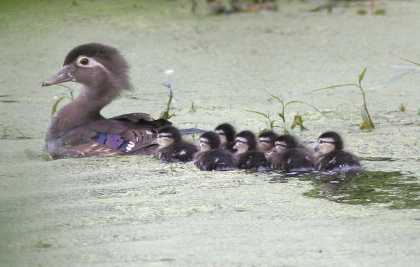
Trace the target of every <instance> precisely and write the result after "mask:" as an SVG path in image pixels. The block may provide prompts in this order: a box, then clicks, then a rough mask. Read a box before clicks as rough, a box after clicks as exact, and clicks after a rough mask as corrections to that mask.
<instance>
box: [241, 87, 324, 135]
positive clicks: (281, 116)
mask: <svg viewBox="0 0 420 267" xmlns="http://www.w3.org/2000/svg"><path fill="white" fill-rule="evenodd" d="M269 100H274V101H276V102H277V103H279V104H280V111H279V112H278V113H277V114H276V115H275V116H274V117H273V116H272V115H271V113H269V112H268V113H264V112H261V111H256V110H246V111H247V112H251V113H254V114H257V115H258V116H260V117H262V118H264V120H265V124H266V128H267V129H270V130H274V129H275V128H281V129H282V131H283V133H284V134H287V133H289V131H290V130H289V128H290V129H291V130H293V129H295V128H296V127H298V128H299V129H300V130H301V131H303V130H307V128H306V127H305V126H304V125H303V121H304V120H303V117H302V115H299V114H296V115H295V116H294V117H293V122H292V123H291V125H290V126H289V123H288V121H287V117H288V116H287V115H288V113H287V109H288V107H289V106H290V105H295V104H300V105H306V106H308V107H311V108H312V109H314V110H316V111H317V112H319V113H320V114H322V112H321V111H320V110H319V109H318V108H317V107H315V106H313V105H311V104H308V103H306V102H303V101H300V100H291V101H284V100H283V99H282V98H280V97H278V96H275V95H270V99H269Z"/></svg>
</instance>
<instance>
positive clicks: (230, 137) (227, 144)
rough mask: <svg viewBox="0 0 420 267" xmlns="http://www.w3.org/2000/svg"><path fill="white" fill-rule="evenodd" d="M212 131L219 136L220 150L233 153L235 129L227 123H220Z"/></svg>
mask: <svg viewBox="0 0 420 267" xmlns="http://www.w3.org/2000/svg"><path fill="white" fill-rule="evenodd" d="M214 131H215V132H216V133H217V134H218V135H219V138H220V145H221V148H223V149H226V150H228V151H230V152H233V145H234V140H235V134H236V130H235V128H234V127H233V126H232V125H231V124H229V123H222V124H220V125H218V126H217V127H216V128H215V129H214Z"/></svg>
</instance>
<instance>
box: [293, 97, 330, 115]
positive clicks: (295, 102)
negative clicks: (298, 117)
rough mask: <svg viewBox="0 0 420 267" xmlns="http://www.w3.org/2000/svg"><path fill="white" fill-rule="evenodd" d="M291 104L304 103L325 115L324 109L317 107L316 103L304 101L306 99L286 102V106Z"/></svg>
mask: <svg viewBox="0 0 420 267" xmlns="http://www.w3.org/2000/svg"><path fill="white" fill-rule="evenodd" d="M291 104H302V105H306V106H308V107H311V108H313V109H314V110H315V111H317V112H318V113H319V114H321V115H323V113H322V111H321V110H320V109H319V108H317V107H315V106H314V105H311V104H309V103H306V102H304V101H300V100H293V101H289V102H287V103H286V104H285V106H288V105H291Z"/></svg>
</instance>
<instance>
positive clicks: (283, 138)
mask: <svg viewBox="0 0 420 267" xmlns="http://www.w3.org/2000/svg"><path fill="white" fill-rule="evenodd" d="M297 146H298V141H297V140H296V138H295V137H294V136H292V135H289V134H284V135H280V136H279V137H277V138H276V139H275V141H274V150H275V151H276V152H277V153H283V152H284V151H286V150H287V149H290V148H295V147H297Z"/></svg>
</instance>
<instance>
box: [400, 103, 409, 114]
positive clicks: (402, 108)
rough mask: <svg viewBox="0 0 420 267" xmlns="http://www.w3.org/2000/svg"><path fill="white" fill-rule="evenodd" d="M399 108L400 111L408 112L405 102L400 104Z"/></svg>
mask: <svg viewBox="0 0 420 267" xmlns="http://www.w3.org/2000/svg"><path fill="white" fill-rule="evenodd" d="M398 109H399V111H400V112H406V110H407V108H406V107H405V105H404V104H403V103H401V104H400V106H399V108H398Z"/></svg>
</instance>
